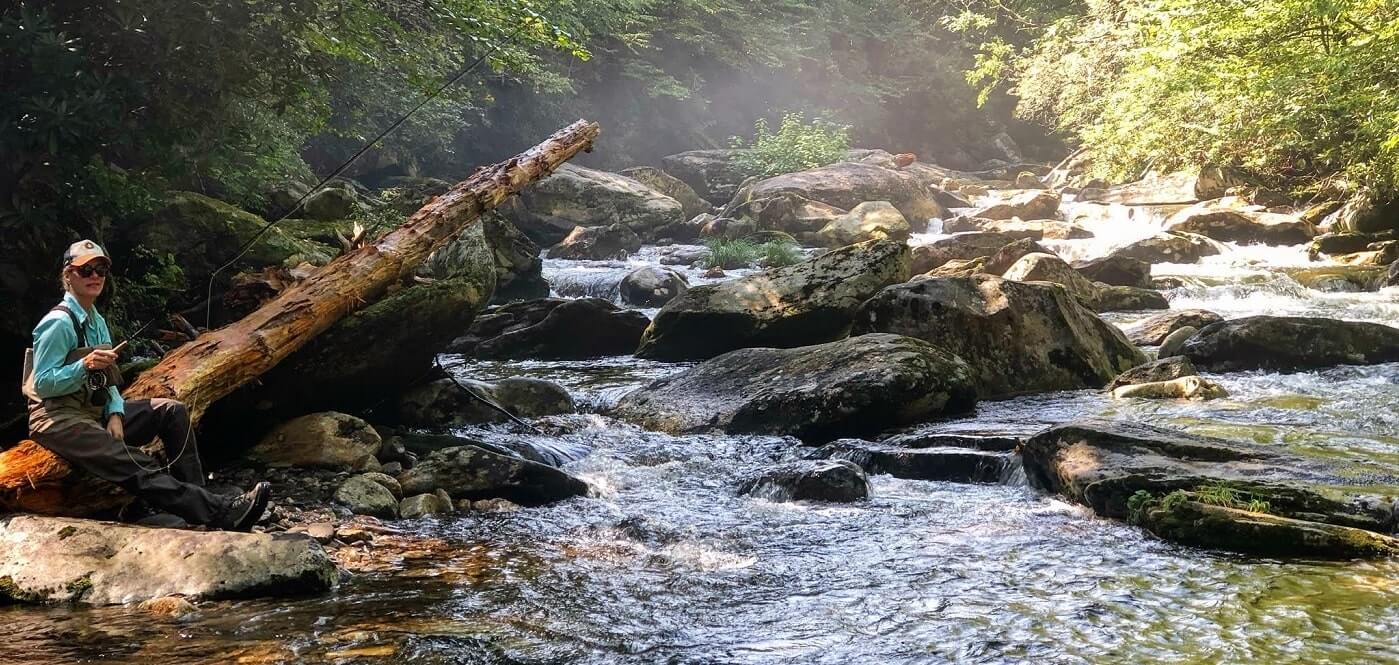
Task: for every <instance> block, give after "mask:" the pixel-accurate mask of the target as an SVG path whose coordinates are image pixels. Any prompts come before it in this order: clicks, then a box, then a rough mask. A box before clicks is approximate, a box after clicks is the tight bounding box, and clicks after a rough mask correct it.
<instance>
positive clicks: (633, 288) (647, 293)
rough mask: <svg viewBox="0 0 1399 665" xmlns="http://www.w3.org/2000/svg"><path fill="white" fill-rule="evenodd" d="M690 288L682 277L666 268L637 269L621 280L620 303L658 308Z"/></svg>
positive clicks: (649, 267)
mask: <svg viewBox="0 0 1399 665" xmlns="http://www.w3.org/2000/svg"><path fill="white" fill-rule="evenodd" d="M689 288H690V283H689V281H688V280H686V279H685V276H684V275H681V274H680V273H678V272H676V271H674V270H669V269H666V268H657V267H652V266H648V267H645V268H637V269H636V270H633V271H631V272H629V273H627V276H626V277H623V278H622V283H621V286H620V287H619V290H620V292H621V296H622V302H624V303H626V304H628V305H633V306H636V307H660V306H662V305H665V304H666V303H668V302H670V301H672V300H674V299H675V298H676V296H679V295H680V294H682V293H684V292H685V291H686V290H688V289H689Z"/></svg>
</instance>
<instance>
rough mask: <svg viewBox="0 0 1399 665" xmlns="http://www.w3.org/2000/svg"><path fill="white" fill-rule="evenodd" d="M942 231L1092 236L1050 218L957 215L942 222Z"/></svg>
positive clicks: (1036, 236)
mask: <svg viewBox="0 0 1399 665" xmlns="http://www.w3.org/2000/svg"><path fill="white" fill-rule="evenodd" d="M943 231H946V232H948V233H965V232H976V231H984V232H988V233H1004V234H1006V235H1011V236H1015V237H1016V238H1025V239H1029V240H1075V239H1082V238H1092V237H1093V233H1092V232H1091V231H1089V230H1088V229H1085V228H1083V227H1080V226H1077V225H1074V224H1070V223H1068V222H1060V221H1056V220H1052V219H1043V220H1033V221H1028V222H1027V221H1024V220H1022V219H1019V218H1015V219H1004V220H997V219H981V218H979V217H966V216H959V217H953V218H952V219H950V220H948V221H946V222H944V223H943Z"/></svg>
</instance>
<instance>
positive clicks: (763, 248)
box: [758, 240, 805, 268]
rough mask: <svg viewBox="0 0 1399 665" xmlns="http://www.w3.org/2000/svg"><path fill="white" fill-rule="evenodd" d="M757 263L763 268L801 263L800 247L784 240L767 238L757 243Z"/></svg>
mask: <svg viewBox="0 0 1399 665" xmlns="http://www.w3.org/2000/svg"><path fill="white" fill-rule="evenodd" d="M758 252H759V253H758V264H759V265H761V266H763V267H765V268H780V267H782V266H790V265H795V264H798V263H801V262H802V260H803V259H804V258H805V257H803V256H802V252H801V247H800V246H799V245H797V244H796V243H793V242H789V241H784V240H769V241H768V242H765V243H763V244H761V245H758Z"/></svg>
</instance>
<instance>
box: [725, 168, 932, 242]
mask: <svg viewBox="0 0 1399 665" xmlns="http://www.w3.org/2000/svg"><path fill="white" fill-rule="evenodd" d="M788 193H792V194H797V195H799V196H802V197H804V198H807V199H811V200H813V201H820V202H822V203H826V204H829V205H832V206H835V207H837V208H842V209H844V210H850V209H851V208H854V207H855V206H857V205H860V204H861V203H864V202H866V201H888V202H889V203H892V204H893V205H894V207H895V208H898V209H899V212H900V213H903V216H904V218H905V219H907V220H909V223H910V224H911V225H913V227H914V228H915V229H918V228H922V225H924V224H925V223H926V222H927V221H928V220H929V219H931V218H933V217H944V216H946V214H947V211H946V210H945V209H944V208H943V207H942V206H941V205H939V204H938V202H937V200H936V199H934V197H933V195H932V193H931V192H930V191H929V190H928V188H927V187H926V186H924V185H923V183H922V182H920V181H919V179H918V178H917V177H916V176H914V175H912V174H910V173H906V172H904V171H898V170H894V169H888V168H884V167H882V166H876V165H874V164H864V163H859V162H840V163H837V164H831V165H829V166H822V167H820V168H816V169H811V170H808V171H800V172H797V173H788V174H784V175H779V176H775V177H772V178H768V179H766V180H760V181H758V182H756V183H753V184H752V185H749V186H747V187H744V188H743V189H742V190H741V191H739V192H738V193H737V194H736V195H735V196H734V202H733V204H734V205H737V204H742V203H744V202H747V201H758V200H763V199H768V198H773V197H776V196H781V195H783V194H788Z"/></svg>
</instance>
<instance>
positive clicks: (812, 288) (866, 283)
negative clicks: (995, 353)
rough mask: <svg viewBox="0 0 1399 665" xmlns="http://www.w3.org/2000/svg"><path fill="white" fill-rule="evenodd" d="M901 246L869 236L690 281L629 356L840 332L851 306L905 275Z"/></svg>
mask: <svg viewBox="0 0 1399 665" xmlns="http://www.w3.org/2000/svg"><path fill="white" fill-rule="evenodd" d="M908 266H909V249H908V245H905V244H903V243H901V242H892V241H886V240H874V241H870V242H865V243H860V244H858V245H850V246H847V247H842V248H840V249H836V250H832V251H830V252H827V253H826V254H823V255H822V256H819V257H817V258H815V259H812V260H809V261H805V262H803V263H799V264H796V265H792V266H786V267H783V268H772V269H769V270H765V271H763V272H760V273H756V274H753V275H749V276H747V277H743V278H741V279H736V280H730V281H727V282H720V283H718V284H707V285H702V286H696V287H693V288H691V289H690V290H688V291H686V292H685V293H684V294H682V295H681V296H680V297H678V298H676V299H674V300H672V301H670V302H669V303H666V305H665V307H662V308H661V311H660V312H658V313H657V314H656V318H655V320H654V321H652V322H651V325H650V327H648V328H647V329H646V333H645V334H644V335H643V336H642V338H641V344H640V346H638V347H637V350H636V355H637V356H638V357H642V358H651V359H655V360H694V359H703V358H712V357H714V356H717V355H719V354H721V353H724V352H726V351H731V350H733V349H740V348H744V347H753V346H775V347H784V348H785V347H794V346H803V345H807V344H818V343H821V342H828V341H831V340H834V339H840V338H841V337H844V336H845V335H846V333H847V332H848V331H849V329H850V322H851V316H852V315H853V314H854V313H855V309H856V308H858V307H859V306H860V303H862V302H864V301H865V300H866V299H867V298H869V297H870V296H872V295H874V294H875V293H876V292H878V291H879V289H881V288H884V287H885V286H888V285H890V284H898V283H899V282H904V281H907V280H908V278H909V277H910V274H909V270H908Z"/></svg>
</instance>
